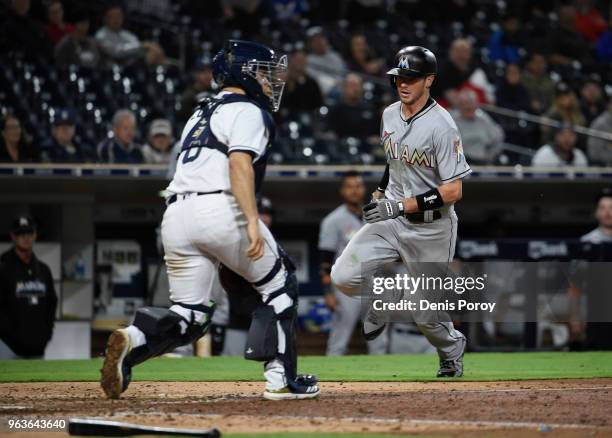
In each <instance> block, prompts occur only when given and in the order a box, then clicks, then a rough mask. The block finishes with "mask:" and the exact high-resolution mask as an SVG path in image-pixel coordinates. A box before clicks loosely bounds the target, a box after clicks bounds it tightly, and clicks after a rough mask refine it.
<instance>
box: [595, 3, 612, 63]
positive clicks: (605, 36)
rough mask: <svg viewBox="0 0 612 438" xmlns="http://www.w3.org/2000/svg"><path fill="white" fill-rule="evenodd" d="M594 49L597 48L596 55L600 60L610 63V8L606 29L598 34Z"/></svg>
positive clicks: (611, 27)
mask: <svg viewBox="0 0 612 438" xmlns="http://www.w3.org/2000/svg"><path fill="white" fill-rule="evenodd" d="M595 49H596V50H597V57H598V58H599V60H600V61H601V62H603V63H607V64H609V63H612V10H611V11H610V20H609V27H608V30H606V31H604V32H602V33H601V35H599V39H598V40H597V43H596V44H595Z"/></svg>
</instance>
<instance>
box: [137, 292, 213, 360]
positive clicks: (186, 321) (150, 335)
mask: <svg viewBox="0 0 612 438" xmlns="http://www.w3.org/2000/svg"><path fill="white" fill-rule="evenodd" d="M173 308H175V309H176V310H177V311H173V310H171V309H166V308H164V307H142V308H140V309H138V310H137V311H136V314H135V316H134V322H133V325H134V326H135V327H137V328H138V329H140V331H142V332H143V333H144V334H145V337H146V340H147V342H146V344H144V345H141V346H140V347H137V348H134V349H133V350H132V351H131V352H130V354H129V355H128V358H127V360H128V361H129V362H130V363H131V364H132V365H136V364H139V363H141V362H143V361H145V360H147V359H149V358H151V357H154V356H159V355H161V354H164V353H168V352H170V351H172V350H174V349H175V348H177V347H180V346H181V345H186V344H189V343H191V342H193V341H195V340H197V339H199V338H201V337H202V336H204V334H205V333H206V331H207V330H208V327H209V325H210V319H211V317H212V314H213V313H214V310H215V304H214V302H212V301H211V302H210V303H209V305H207V306H205V305H203V304H198V305H190V304H182V303H174V306H173ZM179 312H180V313H179Z"/></svg>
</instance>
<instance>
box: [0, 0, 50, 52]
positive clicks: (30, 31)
mask: <svg viewBox="0 0 612 438" xmlns="http://www.w3.org/2000/svg"><path fill="white" fill-rule="evenodd" d="M10 4H11V6H10V10H9V11H8V14H7V15H6V19H5V20H4V23H3V24H2V26H1V27H0V33H2V34H3V35H2V37H1V38H0V41H1V43H0V53H2V52H8V53H20V54H21V55H23V56H25V57H26V58H29V59H34V60H37V59H39V58H44V59H46V58H48V57H49V56H50V54H51V53H52V50H51V44H50V42H49V39H48V38H47V33H46V32H45V29H44V28H43V27H42V26H41V25H40V24H38V23H37V22H36V21H34V20H33V19H32V18H30V17H29V16H28V13H29V11H30V0H11V1H10ZM3 46H4V47H3Z"/></svg>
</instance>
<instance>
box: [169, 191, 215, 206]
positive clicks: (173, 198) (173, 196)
mask: <svg viewBox="0 0 612 438" xmlns="http://www.w3.org/2000/svg"><path fill="white" fill-rule="evenodd" d="M217 193H223V190H214V191H212V192H193V193H185V194H180V195H177V194H176V193H175V194H174V195H172V196H168V197H167V198H166V205H170V204H173V203H175V202H176V201H178V199H179V196H183V199H184V196H185V195H195V196H202V195H215V194H217Z"/></svg>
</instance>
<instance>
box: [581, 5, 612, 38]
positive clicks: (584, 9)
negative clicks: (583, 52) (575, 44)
mask: <svg viewBox="0 0 612 438" xmlns="http://www.w3.org/2000/svg"><path fill="white" fill-rule="evenodd" d="M574 3H575V5H576V30H577V31H578V32H579V33H580V34H581V35H582V36H583V37H584V38H586V39H587V41H589V42H591V43H594V42H595V41H597V38H598V37H599V35H600V34H601V33H602V32H604V31H605V30H606V29H607V28H608V23H606V19H605V18H604V17H603V15H601V13H600V12H599V11H598V10H597V8H596V7H595V6H593V2H592V1H591V0H576V1H575V2H574Z"/></svg>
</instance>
